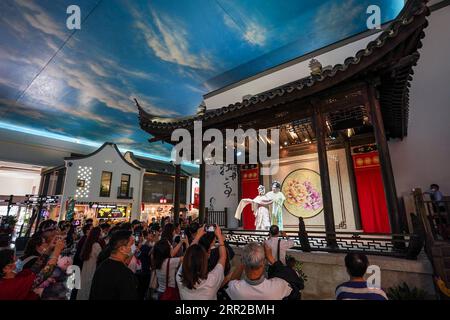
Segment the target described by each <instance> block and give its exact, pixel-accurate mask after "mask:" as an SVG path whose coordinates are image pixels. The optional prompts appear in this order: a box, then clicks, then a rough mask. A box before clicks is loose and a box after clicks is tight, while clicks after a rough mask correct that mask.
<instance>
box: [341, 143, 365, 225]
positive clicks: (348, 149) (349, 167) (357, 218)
mask: <svg viewBox="0 0 450 320" xmlns="http://www.w3.org/2000/svg"><path fill="white" fill-rule="evenodd" d="M343 142H344V149H345V158H346V160H347V170H348V178H349V183H350V192H351V194H352V206H353V215H354V217H355V228H356V229H362V224H361V211H360V208H359V198H358V189H357V187H356V176H355V167H354V166H353V158H352V151H351V147H350V140H349V139H348V138H345V137H343Z"/></svg>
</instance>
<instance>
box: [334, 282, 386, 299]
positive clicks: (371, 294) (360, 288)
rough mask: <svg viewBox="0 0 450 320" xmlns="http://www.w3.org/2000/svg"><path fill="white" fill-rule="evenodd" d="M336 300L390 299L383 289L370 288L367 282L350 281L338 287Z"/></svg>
mask: <svg viewBox="0 0 450 320" xmlns="http://www.w3.org/2000/svg"><path fill="white" fill-rule="evenodd" d="M336 300H388V297H387V296H386V293H385V292H384V291H383V290H381V289H377V288H368V287H367V282H365V281H348V282H344V283H342V284H340V285H339V286H337V288H336Z"/></svg>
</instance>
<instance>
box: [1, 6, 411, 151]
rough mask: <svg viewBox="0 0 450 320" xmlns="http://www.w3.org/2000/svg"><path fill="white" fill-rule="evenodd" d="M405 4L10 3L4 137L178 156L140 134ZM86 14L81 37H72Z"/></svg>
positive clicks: (4, 30) (6, 9)
mask: <svg viewBox="0 0 450 320" xmlns="http://www.w3.org/2000/svg"><path fill="white" fill-rule="evenodd" d="M403 3H404V1H403V0H307V1H306V0H305V1H300V0H264V1H261V0H239V1H232V0H173V1H167V0H159V1H147V0H136V1H126V0H103V1H98V0H82V1H74V0H59V1H54V0H40V1H33V0H2V1H0V15H1V16H0V19H1V20H0V41H1V46H0V127H3V128H7V129H11V130H28V131H29V132H31V133H33V134H42V135H46V136H50V137H56V138H61V139H74V140H75V141H78V142H81V143H86V144H89V143H94V144H101V143H102V142H104V141H111V142H116V143H118V144H119V145H120V146H122V149H123V150H134V151H140V152H141V153H147V154H156V155H168V154H169V153H168V149H167V147H166V146H164V145H161V144H153V145H150V144H149V143H148V142H147V139H148V138H149V137H148V135H147V134H145V133H144V132H143V131H141V130H140V129H139V125H138V120H137V113H136V109H135V107H134V105H133V102H132V98H133V97H137V98H138V100H139V101H140V103H141V104H142V105H143V106H144V107H145V108H146V109H147V110H148V111H149V112H151V113H153V114H157V115H161V116H178V115H188V114H192V113H194V112H195V111H196V108H197V106H198V105H199V104H200V103H201V101H202V95H204V94H206V93H208V92H211V91H213V90H215V89H218V88H221V87H223V86H226V85H228V84H231V83H234V82H236V81H239V80H242V79H245V78H247V77H249V76H253V75H255V74H257V73H259V72H262V71H264V70H267V69H268V68H272V67H274V66H277V65H279V64H281V63H284V62H286V61H289V60H292V59H294V58H297V57H299V56H302V55H304V54H307V53H309V52H311V51H314V50H317V49H319V48H322V47H324V46H327V45H329V44H332V43H334V42H337V41H340V40H342V39H344V38H347V37H349V36H352V35H355V34H357V33H360V32H363V31H365V30H366V19H367V16H368V15H367V14H366V9H367V7H368V6H369V5H371V4H376V5H379V6H380V7H381V13H382V19H383V22H387V21H389V20H391V19H393V18H395V16H397V14H398V13H399V12H400V10H401V8H402V7H403ZM72 4H77V5H79V6H80V8H81V19H82V20H83V23H82V26H81V30H78V31H76V32H75V33H73V31H71V30H68V29H67V28H66V18H67V16H68V15H67V14H66V9H67V7H68V6H69V5H72Z"/></svg>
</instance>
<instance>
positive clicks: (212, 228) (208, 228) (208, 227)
mask: <svg viewBox="0 0 450 320" xmlns="http://www.w3.org/2000/svg"><path fill="white" fill-rule="evenodd" d="M215 229H216V225H215V224H210V225H206V226H205V231H206V232H214V231H215Z"/></svg>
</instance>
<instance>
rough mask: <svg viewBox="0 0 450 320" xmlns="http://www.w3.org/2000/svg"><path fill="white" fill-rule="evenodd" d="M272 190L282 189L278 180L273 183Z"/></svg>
mask: <svg viewBox="0 0 450 320" xmlns="http://www.w3.org/2000/svg"><path fill="white" fill-rule="evenodd" d="M272 188H277V189H281V183H280V182H279V181H277V180H275V181H273V182H272Z"/></svg>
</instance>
